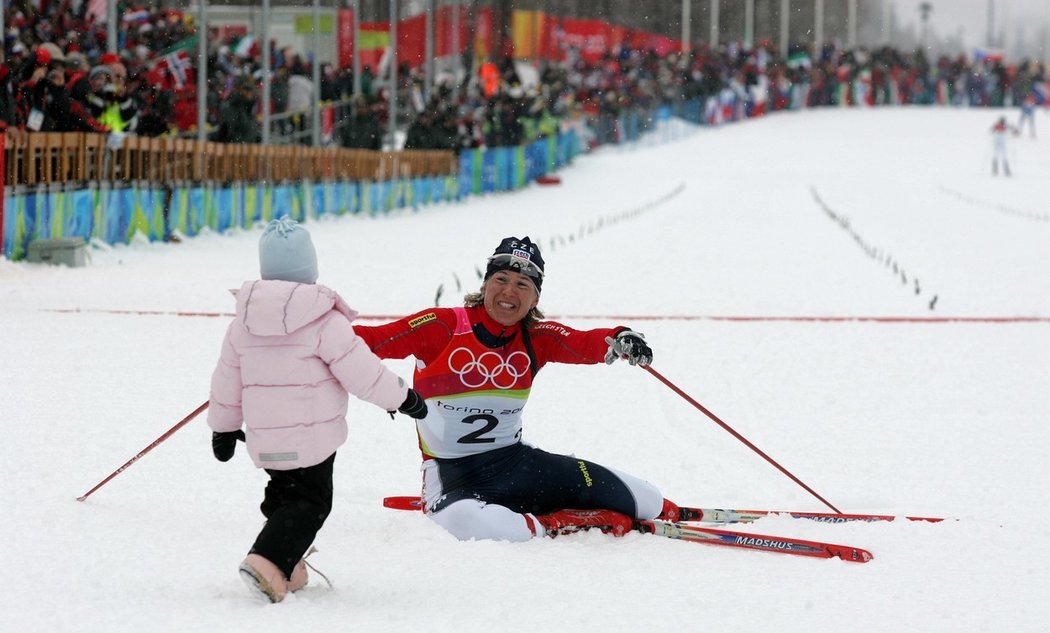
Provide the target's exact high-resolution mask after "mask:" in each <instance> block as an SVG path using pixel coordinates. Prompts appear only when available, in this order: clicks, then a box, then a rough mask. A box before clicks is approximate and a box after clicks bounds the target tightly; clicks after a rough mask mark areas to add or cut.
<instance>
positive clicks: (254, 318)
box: [234, 280, 357, 336]
mask: <svg viewBox="0 0 1050 633" xmlns="http://www.w3.org/2000/svg"><path fill="white" fill-rule="evenodd" d="M234 295H235V296H236V297H237V316H236V318H237V320H239V321H240V322H241V323H242V324H243V325H244V329H245V330H247V331H248V333H250V334H253V335H255V336H284V335H285V334H290V333H291V332H295V331H296V330H299V329H301V328H302V327H303V326H305V325H308V324H310V323H313V322H314V321H316V320H317V319H319V318H321V317H322V316H324V315H325V314H327V313H329V312H331V311H332V310H336V311H337V312H340V313H341V314H343V315H344V316H346V318H347V319H349V320H351V321H353V320H354V318H355V317H356V316H357V312H356V311H354V310H352V309H351V308H350V306H349V305H347V303H346V301H344V300H343V298H342V297H340V296H339V294H338V293H337V292H336V291H334V290H332V289H331V288H328V287H326V286H321V285H318V284H301V283H296V282H293V281H278V280H257V281H246V282H244V285H243V286H241V287H240V289H239V290H235V291H234Z"/></svg>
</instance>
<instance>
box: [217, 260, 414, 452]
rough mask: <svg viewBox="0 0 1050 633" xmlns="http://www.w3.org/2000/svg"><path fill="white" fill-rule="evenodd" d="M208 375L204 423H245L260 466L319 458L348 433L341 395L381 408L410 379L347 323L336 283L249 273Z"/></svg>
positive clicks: (220, 427) (399, 398) (231, 426)
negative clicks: (388, 364)
mask: <svg viewBox="0 0 1050 633" xmlns="http://www.w3.org/2000/svg"><path fill="white" fill-rule="evenodd" d="M234 295H235V296H236V297H237V314H236V316H235V317H234V320H233V322H232V323H230V326H229V328H227V330H226V337H225V338H224V339H223V342H222V353H221V354H220V356H219V362H218V365H217V366H216V367H215V372H214V373H213V374H212V377H211V399H210V405H209V407H208V426H210V427H211V429H212V430H213V431H218V432H226V431H236V430H237V429H239V428H241V425H242V424H243V425H244V426H245V436H246V443H247V447H248V453H249V454H250V455H251V457H252V461H253V462H255V465H256V466H258V467H259V468H269V469H273V470H291V469H293V468H305V467H307V466H313V465H315V464H319V463H321V462H322V461H324V460H325V459H327V458H328V457H329V456H330V455H331V454H332V453H334V452H335V451H336V449H338V448H339V447H340V446H341V445H342V444H343V442H345V441H346V435H347V425H346V407H347V401H348V399H347V393H348V392H349V393H352V394H353V395H355V396H357V397H358V398H360V399H362V400H365V401H367V402H371V403H372V404H375V405H377V406H379V407H382V408H383V409H385V410H387V411H394V410H396V409H397V408H398V407H399V406H401V404H402V403H403V402H404V400H405V396H406V395H407V393H408V386H407V385H406V384H405V382H404V381H403V380H402V379H401V378H400V377H398V376H397V374H394V373H393V372H391V371H390V370H389V369H387V368H386V367H385V366H383V364H382V363H381V362H380V360H379V358H378V357H376V355H375V354H373V353H372V350H370V349H369V348H368V345H366V344H365V342H364V341H363V340H361V338H359V337H358V336H357V334H355V333H354V329H353V327H352V326H351V325H350V322H351V321H352V320H353V319H354V318H355V317H356V316H357V312H355V311H354V310H352V309H351V308H350V306H348V305H347V304H346V302H345V301H344V300H343V298H342V297H340V296H339V295H338V294H337V293H336V292H335V291H334V290H332V289H330V288H326V287H325V286H321V285H317V284H300V283H295V282H290V281H276V280H269V281H248V282H245V283H244V285H243V286H241V288H240V289H239V290H236V291H234Z"/></svg>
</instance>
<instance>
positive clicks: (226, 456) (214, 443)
mask: <svg viewBox="0 0 1050 633" xmlns="http://www.w3.org/2000/svg"><path fill="white" fill-rule="evenodd" d="M237 440H240V441H242V442H243V441H244V431H242V430H241V429H237V430H236V431H226V432H224V433H218V432H213V433H212V434H211V452H212V453H214V454H215V459H217V460H219V461H220V462H228V461H230V459H231V458H232V457H233V451H234V450H236V448H237Z"/></svg>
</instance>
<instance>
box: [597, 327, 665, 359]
mask: <svg viewBox="0 0 1050 633" xmlns="http://www.w3.org/2000/svg"><path fill="white" fill-rule="evenodd" d="M605 342H606V343H608V344H609V351H607V352H605V362H606V364H608V365H612V364H613V363H615V362H616V360H617V359H618V358H623V359H626V360H627V362H628V363H630V364H632V365H641V366H643V367H644V366H646V365H648V364H649V363H651V362H653V350H652V349H651V348H650V347H649V345H648V344H646V342H645V335H644V334H641V333H639V332H632V331H631V330H623V331H622V332H620V333H619V334H617V335H616V338H613V337H611V336H606V337H605Z"/></svg>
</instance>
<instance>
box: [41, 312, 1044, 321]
mask: <svg viewBox="0 0 1050 633" xmlns="http://www.w3.org/2000/svg"><path fill="white" fill-rule="evenodd" d="M42 311H43V312H58V313H62V314H79V313H93V314H130V315H145V316H178V317H232V316H234V313H233V312H197V311H191V310H109V309H104V308H44V309H43V310H42ZM403 316H405V315H403V314H362V315H359V316H358V317H357V318H358V319H361V320H362V321H393V320H395V319H400V318H401V317H403ZM549 318H551V319H554V320H556V321H563V320H565V321H611V322H615V323H622V322H627V321H632V322H634V321H736V322H748V321H756V322H771V323H796V322H797V323H1050V317H1043V316H914V317H908V316H784V315H781V316H776V315H770V316H748V315H700V314H681V315H666V314H665V315H660V314H564V315H554V316H551V317H549Z"/></svg>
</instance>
